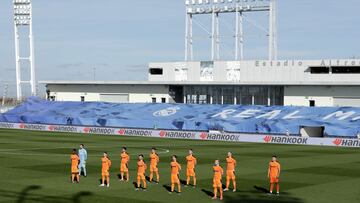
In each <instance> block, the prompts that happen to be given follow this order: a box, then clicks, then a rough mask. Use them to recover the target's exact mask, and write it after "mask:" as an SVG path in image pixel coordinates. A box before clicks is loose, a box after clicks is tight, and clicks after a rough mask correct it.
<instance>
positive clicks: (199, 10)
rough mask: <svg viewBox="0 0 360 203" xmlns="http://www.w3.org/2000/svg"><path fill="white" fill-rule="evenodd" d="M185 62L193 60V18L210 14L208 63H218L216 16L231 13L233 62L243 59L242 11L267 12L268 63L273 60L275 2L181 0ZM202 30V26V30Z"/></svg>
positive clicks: (268, 0) (269, 0)
mask: <svg viewBox="0 0 360 203" xmlns="http://www.w3.org/2000/svg"><path fill="white" fill-rule="evenodd" d="M185 5H186V23H185V24H186V29H185V61H189V60H193V33H192V32H193V28H192V27H193V21H194V19H193V17H194V16H195V15H204V14H208V15H211V31H209V32H208V33H209V37H210V38H211V60H220V44H221V36H220V30H219V19H220V15H221V14H224V13H235V33H234V38H235V46H234V49H235V50H234V59H235V60H243V59H244V48H243V46H244V33H243V24H244V23H243V22H244V16H243V14H244V13H245V12H264V11H265V12H269V14H270V15H269V32H268V33H267V34H268V36H269V60H276V59H277V51H276V49H277V46H276V43H277V40H276V0H185ZM203 29H204V27H203Z"/></svg>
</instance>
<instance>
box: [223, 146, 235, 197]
mask: <svg viewBox="0 0 360 203" xmlns="http://www.w3.org/2000/svg"><path fill="white" fill-rule="evenodd" d="M235 168H236V160H235V159H234V157H233V156H232V153H231V152H228V154H227V158H226V188H225V189H224V191H228V190H229V185H230V180H232V183H233V187H234V189H233V192H236V180H235Z"/></svg>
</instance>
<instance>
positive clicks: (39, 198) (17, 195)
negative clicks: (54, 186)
mask: <svg viewBox="0 0 360 203" xmlns="http://www.w3.org/2000/svg"><path fill="white" fill-rule="evenodd" d="M41 189H42V187H41V186H39V185H30V186H27V187H25V188H24V189H23V190H21V191H20V192H16V191H10V190H9V191H8V190H2V189H0V197H5V198H10V199H11V202H16V203H24V202H28V201H30V202H74V203H80V202H81V198H82V197H85V196H91V195H92V193H91V192H88V191H81V192H78V193H76V194H74V195H73V196H72V197H63V196H52V195H42V194H33V192H34V191H35V190H41Z"/></svg>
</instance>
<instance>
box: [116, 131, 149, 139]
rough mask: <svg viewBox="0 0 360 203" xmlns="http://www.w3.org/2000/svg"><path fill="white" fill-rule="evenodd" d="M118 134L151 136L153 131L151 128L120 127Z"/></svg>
mask: <svg viewBox="0 0 360 203" xmlns="http://www.w3.org/2000/svg"><path fill="white" fill-rule="evenodd" d="M118 134H120V135H127V136H142V137H151V136H152V131H151V130H138V129H120V130H119V131H118Z"/></svg>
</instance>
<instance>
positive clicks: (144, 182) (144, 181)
mask: <svg viewBox="0 0 360 203" xmlns="http://www.w3.org/2000/svg"><path fill="white" fill-rule="evenodd" d="M143 184H144V188H146V180H145V179H143Z"/></svg>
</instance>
